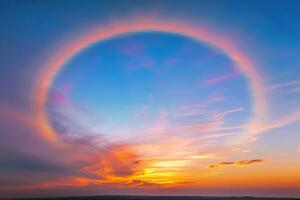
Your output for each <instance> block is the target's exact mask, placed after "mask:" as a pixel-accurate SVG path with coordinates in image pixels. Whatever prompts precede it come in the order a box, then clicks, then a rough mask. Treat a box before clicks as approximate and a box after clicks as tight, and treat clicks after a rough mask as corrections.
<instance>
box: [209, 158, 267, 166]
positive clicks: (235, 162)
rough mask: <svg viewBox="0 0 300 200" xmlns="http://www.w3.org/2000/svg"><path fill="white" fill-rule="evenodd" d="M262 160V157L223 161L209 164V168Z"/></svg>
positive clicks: (242, 164) (248, 163)
mask: <svg viewBox="0 0 300 200" xmlns="http://www.w3.org/2000/svg"><path fill="white" fill-rule="evenodd" d="M261 162H263V160H262V159H252V160H239V161H229V162H228V161H223V162H219V163H216V164H212V165H209V168H219V167H222V166H244V165H251V164H254V163H261Z"/></svg>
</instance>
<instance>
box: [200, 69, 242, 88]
mask: <svg viewBox="0 0 300 200" xmlns="http://www.w3.org/2000/svg"><path fill="white" fill-rule="evenodd" d="M237 76H239V72H238V71H236V70H232V71H230V72H228V73H226V74H223V75H221V76H217V77H213V78H210V79H207V80H205V81H204V82H203V83H202V85H204V86H209V85H215V84H218V83H221V82H223V81H226V80H230V79H232V78H235V77H237Z"/></svg>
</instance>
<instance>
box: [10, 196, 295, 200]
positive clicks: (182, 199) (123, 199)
mask: <svg viewBox="0 0 300 200" xmlns="http://www.w3.org/2000/svg"><path fill="white" fill-rule="evenodd" d="M281 199H282V200H300V198H270V197H205V196H201V197H200V196H84V197H54V198H53V197H52V198H24V199H20V198H19V199H18V200H281ZM15 200H16V199H15Z"/></svg>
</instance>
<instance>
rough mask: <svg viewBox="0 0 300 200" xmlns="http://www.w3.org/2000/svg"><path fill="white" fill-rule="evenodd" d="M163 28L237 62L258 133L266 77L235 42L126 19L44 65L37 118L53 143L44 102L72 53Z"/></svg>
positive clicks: (178, 25) (194, 28)
mask: <svg viewBox="0 0 300 200" xmlns="http://www.w3.org/2000/svg"><path fill="white" fill-rule="evenodd" d="M146 31H160V32H167V33H168V32H169V33H175V34H179V35H182V36H185V37H189V38H193V39H195V40H197V41H200V42H205V43H207V44H209V45H210V46H212V47H213V48H216V49H217V50H219V51H221V52H223V53H224V54H225V55H226V56H228V57H229V58H230V59H232V60H233V61H234V62H235V63H236V65H235V66H236V67H237V69H238V70H239V71H240V72H241V73H242V74H243V75H244V76H245V77H246V78H247V80H248V86H249V88H250V92H251V95H250V96H251V97H252V99H253V105H252V108H253V111H252V119H251V120H250V121H249V124H248V127H247V128H246V135H247V136H249V137H252V136H255V135H257V133H258V132H256V131H255V129H253V127H254V128H255V127H257V126H258V125H260V124H262V123H263V122H264V121H265V118H266V112H267V103H266V97H265V94H264V85H263V78H262V76H261V74H260V73H259V72H258V71H257V70H256V69H255V68H254V66H253V64H252V62H251V61H250V60H249V58H247V56H245V55H244V54H243V53H242V52H241V51H240V49H238V48H237V45H235V44H234V43H233V42H232V41H229V40H228V39H226V38H223V37H221V36H219V35H217V34H215V33H214V32H211V31H209V30H208V29H206V28H203V27H199V25H195V24H186V23H184V22H181V21H178V20H176V21H170V20H162V19H149V18H147V19H139V20H133V21H132V20H129V21H126V22H114V23H111V24H108V25H102V26H101V27H100V28H97V29H94V30H91V31H88V32H87V33H85V34H82V36H79V37H78V38H74V39H73V40H71V41H70V42H69V43H66V44H62V45H61V48H59V49H58V51H57V53H56V54H55V55H54V56H53V57H52V58H51V59H50V60H49V61H48V62H47V63H46V64H45V66H44V68H43V71H42V73H41V75H40V78H39V81H40V84H39V88H38V90H37V96H36V98H37V99H36V100H37V120H38V124H39V127H40V129H41V131H42V134H43V136H44V137H45V138H46V139H48V140H49V141H52V142H57V141H58V138H57V134H56V133H55V130H54V129H53V128H52V127H51V125H50V124H49V122H48V120H47V114H46V109H45V102H46V99H47V95H48V90H49V88H50V87H51V84H52V82H53V79H54V78H55V76H56V74H57V73H59V72H60V70H61V68H62V67H63V65H64V64H65V63H67V62H68V61H69V60H70V59H71V58H73V56H75V55H76V54H77V53H78V52H80V51H82V50H83V49H85V48H88V47H89V46H90V45H92V44H94V43H96V42H101V41H103V40H106V39H110V38H112V37H114V36H117V35H120V34H124V33H135V32H146Z"/></svg>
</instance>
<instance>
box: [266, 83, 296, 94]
mask: <svg viewBox="0 0 300 200" xmlns="http://www.w3.org/2000/svg"><path fill="white" fill-rule="evenodd" d="M280 89H284V91H288V92H289V93H299V92H300V80H294V81H288V82H285V83H276V84H273V85H270V86H268V87H267V90H269V91H274V90H280Z"/></svg>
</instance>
